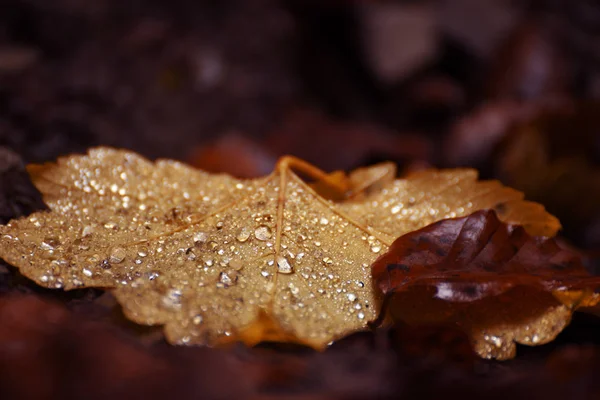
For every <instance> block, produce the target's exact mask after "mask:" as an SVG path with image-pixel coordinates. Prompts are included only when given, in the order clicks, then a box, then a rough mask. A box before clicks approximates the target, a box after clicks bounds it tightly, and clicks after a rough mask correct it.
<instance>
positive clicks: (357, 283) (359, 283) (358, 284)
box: [356, 281, 365, 288]
mask: <svg viewBox="0 0 600 400" xmlns="http://www.w3.org/2000/svg"><path fill="white" fill-rule="evenodd" d="M356 285H357V286H358V287H359V288H364V287H365V283H364V282H361V281H358V282H356Z"/></svg>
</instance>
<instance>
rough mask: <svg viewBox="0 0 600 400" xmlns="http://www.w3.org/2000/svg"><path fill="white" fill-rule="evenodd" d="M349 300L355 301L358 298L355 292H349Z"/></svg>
mask: <svg viewBox="0 0 600 400" xmlns="http://www.w3.org/2000/svg"><path fill="white" fill-rule="evenodd" d="M347 296H348V300H350V301H355V300H356V295H355V294H354V293H348V295H347Z"/></svg>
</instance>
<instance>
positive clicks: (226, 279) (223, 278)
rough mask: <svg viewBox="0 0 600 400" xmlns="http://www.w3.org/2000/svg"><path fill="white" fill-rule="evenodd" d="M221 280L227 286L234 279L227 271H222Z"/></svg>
mask: <svg viewBox="0 0 600 400" xmlns="http://www.w3.org/2000/svg"><path fill="white" fill-rule="evenodd" d="M219 282H221V283H222V284H223V285H225V286H226V287H227V286H230V285H231V284H232V283H233V280H232V279H231V277H230V276H229V275H228V274H227V273H226V272H221V273H220V274H219Z"/></svg>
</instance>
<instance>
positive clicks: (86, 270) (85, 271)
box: [81, 268, 92, 277]
mask: <svg viewBox="0 0 600 400" xmlns="http://www.w3.org/2000/svg"><path fill="white" fill-rule="evenodd" d="M81 272H83V274H84V275H85V276H87V277H90V276H92V271H90V270H89V269H87V268H84V269H83V270H82V271H81Z"/></svg>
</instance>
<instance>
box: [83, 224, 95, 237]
mask: <svg viewBox="0 0 600 400" xmlns="http://www.w3.org/2000/svg"><path fill="white" fill-rule="evenodd" d="M92 233H94V227H93V226H91V225H88V226H86V227H84V228H83V230H82V231H81V236H83V237H86V236H90V235H91V234H92Z"/></svg>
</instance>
